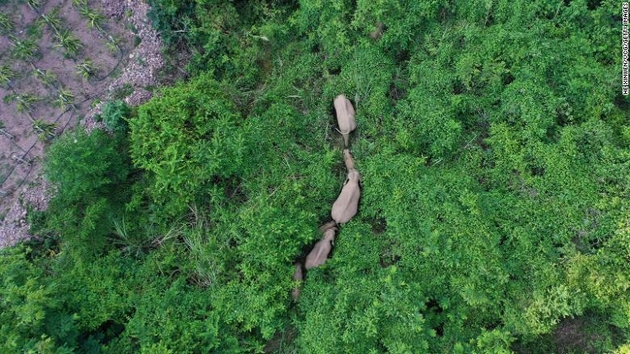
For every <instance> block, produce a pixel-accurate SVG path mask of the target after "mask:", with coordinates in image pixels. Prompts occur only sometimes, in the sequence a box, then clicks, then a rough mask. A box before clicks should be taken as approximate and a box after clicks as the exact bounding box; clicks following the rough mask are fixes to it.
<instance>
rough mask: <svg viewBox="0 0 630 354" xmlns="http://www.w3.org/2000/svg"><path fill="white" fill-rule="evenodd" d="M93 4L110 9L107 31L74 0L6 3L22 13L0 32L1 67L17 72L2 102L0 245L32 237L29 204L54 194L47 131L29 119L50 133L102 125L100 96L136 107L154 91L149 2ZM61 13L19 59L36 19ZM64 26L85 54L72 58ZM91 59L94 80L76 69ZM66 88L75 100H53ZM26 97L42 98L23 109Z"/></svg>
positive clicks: (38, 204) (156, 52)
mask: <svg viewBox="0 0 630 354" xmlns="http://www.w3.org/2000/svg"><path fill="white" fill-rule="evenodd" d="M88 4H89V7H90V9H92V10H93V11H97V12H100V13H101V14H103V15H104V22H103V23H102V25H101V27H102V30H98V29H95V28H90V27H89V25H88V24H87V20H86V19H84V18H82V17H81V15H80V14H79V11H78V9H77V8H74V7H73V6H72V1H69V0H49V1H48V2H47V3H46V4H45V5H43V6H42V7H41V8H39V9H33V8H29V7H28V6H27V5H20V4H18V3H17V2H14V3H12V4H8V5H5V6H4V7H3V8H2V9H1V10H3V12H5V11H6V12H5V13H11V14H18V15H13V16H12V17H11V20H12V22H13V23H14V24H15V28H14V29H13V30H12V31H10V32H6V33H3V34H2V36H0V68H1V67H2V66H3V65H4V66H5V67H9V69H10V72H12V73H13V74H12V77H11V80H10V82H9V83H8V84H7V85H3V86H4V87H2V88H0V97H3V98H5V97H7V96H9V97H12V96H11V95H13V96H17V98H15V97H14V98H13V101H11V100H6V99H5V101H7V102H6V103H4V102H0V123H1V124H2V125H0V129H2V130H0V182H2V184H0V247H7V246H10V245H13V244H15V243H17V242H19V241H20V240H23V239H28V238H30V237H31V235H29V233H28V229H29V226H28V224H27V217H28V216H27V210H29V209H30V208H32V209H33V210H42V209H45V208H46V206H47V205H48V201H49V200H50V197H51V195H52V194H53V193H54V191H53V190H51V188H50V186H49V185H48V184H47V183H46V181H45V180H44V178H43V177H42V176H41V173H42V168H41V159H42V156H43V153H44V149H45V147H46V145H47V144H49V142H47V140H46V134H47V132H48V131H45V132H44V133H42V131H41V130H38V127H37V126H36V124H35V123H33V121H32V120H31V118H33V120H37V119H40V120H41V121H42V122H41V123H45V124H49V125H50V124H55V125H54V126H52V130H51V132H48V135H52V134H60V133H61V132H63V131H64V130H66V129H69V128H72V127H73V126H76V124H77V123H78V122H79V121H80V124H82V125H83V126H84V127H85V128H86V129H87V130H91V129H94V128H97V127H99V126H101V123H97V122H95V121H94V120H93V117H94V115H95V114H98V113H99V112H100V107H101V103H99V102H101V101H104V100H107V99H111V98H115V97H118V98H123V97H124V100H125V101H126V102H127V103H129V104H131V105H138V104H141V103H143V102H145V101H146V100H148V99H149V98H150V97H151V92H150V91H149V90H147V88H151V87H154V86H156V85H157V84H158V72H159V70H160V69H161V68H162V66H163V64H164V62H163V59H162V57H161V52H160V51H161V48H162V43H161V40H160V37H159V35H158V34H157V33H156V32H155V31H154V30H153V29H152V27H151V24H150V21H149V19H148V17H147V12H148V10H149V6H148V4H146V3H145V2H144V1H138V0H100V1H89V2H88ZM55 11H56V13H57V14H58V16H60V18H61V19H62V21H61V22H60V25H58V26H59V27H60V29H57V28H55V26H54V22H53V24H52V25H51V24H50V23H46V22H44V28H43V30H42V33H41V34H40V35H39V36H37V38H39V39H38V40H37V41H36V48H37V53H35V55H33V56H31V57H28V58H26V59H22V60H17V59H16V51H17V49H16V48H18V47H19V45H20V44H21V43H23V42H28V41H29V40H32V41H35V40H33V39H32V38H33V34H32V32H33V27H35V26H36V25H37V23H38V22H37V21H38V20H39V23H42V22H43V21H42V18H43V17H42V14H45V15H46V16H47V17H48V18H50V17H52V16H54V15H55ZM64 30H67V31H69V32H70V33H71V34H73V35H74V37H76V38H77V39H78V40H79V41H80V42H81V43H83V47H82V49H81V51H80V52H79V54H77V55H75V56H73V57H69V56H68V52H67V51H64V50H65V47H62V46H61V45H60V41H59V40H58V38H59V33H60V32H63V31H64ZM36 34H37V33H36ZM29 36H30V37H29ZM114 43H115V45H113V44H114ZM18 54H19V53H18ZM86 61H91V62H92V63H93V64H94V67H95V72H94V75H93V76H90V77H89V78H86V77H81V76H80V75H78V73H77V72H78V69H77V68H78V67H79V66H80V65H81V64H82V63H85V62H86ZM38 73H50V74H51V75H50V77H53V78H54V81H52V82H53V83H52V84H48V83H47V82H46V81H45V80H46V79H45V76H44V75H38ZM0 78H1V77H0ZM0 85H2V82H0ZM62 90H63V91H65V92H70V93H71V96H72V106H70V105H63V104H54V103H55V102H57V101H59V100H60V98H59V97H60V95H61V93H62ZM27 95H31V96H34V97H37V98H38V99H37V101H36V102H34V103H33V104H31V106H29V107H27V108H26V109H25V108H24V102H20V101H19V100H20V98H21V96H25V97H27V98H28V97H30V96H27ZM22 100H23V101H28V100H24V99H22ZM26 103H28V102H26ZM57 103H58V102H57ZM20 104H21V106H20ZM81 118H82V119H81ZM45 124H44V125H43V126H44V128H45V127H46V125H45ZM42 137H43V138H44V139H42Z"/></svg>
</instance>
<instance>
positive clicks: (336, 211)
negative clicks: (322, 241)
mask: <svg viewBox="0 0 630 354" xmlns="http://www.w3.org/2000/svg"><path fill="white" fill-rule="evenodd" d="M343 153H344V155H345V162H346V168H347V169H348V176H347V177H346V182H345V183H344V185H343V188H342V189H341V193H339V197H337V200H335V203H333V206H332V211H331V213H330V215H331V216H332V218H333V220H335V222H337V224H343V223H346V222H348V221H350V219H352V218H353V217H354V216H355V215H356V213H357V210H358V208H359V198H360V197H361V188H360V187H359V181H360V180H361V174H360V173H359V171H357V170H356V169H355V168H354V160H353V159H352V155H350V151H348V149H345V150H344V151H343Z"/></svg>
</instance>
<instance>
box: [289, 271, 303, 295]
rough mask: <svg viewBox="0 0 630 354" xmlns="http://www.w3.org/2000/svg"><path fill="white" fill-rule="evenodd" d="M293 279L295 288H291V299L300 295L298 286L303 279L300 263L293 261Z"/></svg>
mask: <svg viewBox="0 0 630 354" xmlns="http://www.w3.org/2000/svg"><path fill="white" fill-rule="evenodd" d="M293 280H295V281H296V282H297V284H296V285H295V288H293V290H291V297H292V298H293V300H297V299H298V297H299V296H300V286H301V285H302V280H304V273H303V272H302V263H300V262H297V263H295V272H294V273H293Z"/></svg>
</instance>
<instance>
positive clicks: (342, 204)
mask: <svg viewBox="0 0 630 354" xmlns="http://www.w3.org/2000/svg"><path fill="white" fill-rule="evenodd" d="M334 106H335V112H336V114H337V124H338V125H339V133H341V135H342V136H343V141H344V146H345V149H344V150H343V154H344V161H345V164H346V169H347V170H348V172H347V173H348V174H347V177H346V181H345V183H344V185H343V187H342V189H341V192H340V193H339V196H338V197H337V200H335V202H334V203H333V205H332V210H331V212H330V216H331V218H332V220H331V221H330V222H328V223H326V224H324V225H322V226H321V227H320V228H319V230H320V231H321V233H322V238H321V239H320V240H319V241H318V242H317V243H316V244H315V246H313V249H312V250H311V252H310V253H309V254H308V255H307V256H306V260H305V262H304V265H303V266H302V264H301V263H300V262H297V263H296V264H295V272H294V273H293V280H294V281H296V284H297V285H296V287H295V288H294V289H293V291H292V292H291V296H292V297H293V299H294V300H297V298H298V296H299V295H300V283H301V282H302V280H303V279H304V269H306V270H309V269H312V268H315V267H319V266H320V265H322V264H324V263H326V260H327V259H328V255H329V254H330V251H331V250H332V247H333V245H334V243H335V236H336V234H337V231H338V230H339V225H340V224H344V223H347V222H348V221H350V219H352V218H353V217H354V216H355V215H356V213H357V210H358V207H359V198H360V197H361V187H360V186H359V182H360V181H361V174H360V173H359V171H358V170H357V169H356V168H355V167H354V160H353V158H352V155H351V154H350V150H348V141H349V135H350V133H351V132H352V131H353V130H354V129H356V127H357V123H356V120H355V112H354V107H352V103H351V102H350V100H348V99H347V98H346V96H344V95H339V96H337V97H336V98H335V100H334ZM303 268H304V269H303Z"/></svg>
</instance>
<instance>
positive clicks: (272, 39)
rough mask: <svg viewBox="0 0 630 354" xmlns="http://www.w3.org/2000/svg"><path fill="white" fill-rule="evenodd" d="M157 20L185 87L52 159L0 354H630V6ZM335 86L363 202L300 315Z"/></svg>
mask: <svg viewBox="0 0 630 354" xmlns="http://www.w3.org/2000/svg"><path fill="white" fill-rule="evenodd" d="M151 4H152V5H153V10H152V18H153V21H154V24H155V26H156V28H157V29H158V30H160V31H161V33H162V35H163V38H164V40H165V43H166V44H167V53H171V55H172V56H173V58H174V57H175V55H176V53H178V52H182V51H185V52H187V53H189V54H190V56H191V60H190V61H189V63H188V66H187V72H188V73H189V75H190V78H189V79H188V80H186V81H185V82H180V83H177V84H175V85H174V86H173V87H167V88H163V89H162V90H160V92H159V93H158V94H157V95H156V97H155V98H153V99H152V100H151V101H149V102H148V103H146V104H144V105H142V106H140V107H138V108H137V109H136V108H134V109H129V108H128V107H124V105H121V103H120V102H113V103H111V104H110V106H109V108H108V109H106V110H105V111H104V117H103V120H104V122H105V123H106V124H107V125H108V126H109V127H110V128H111V130H112V133H106V132H101V131H95V132H93V133H92V134H90V135H86V134H85V133H81V132H74V133H70V134H67V135H66V136H64V137H61V138H59V139H58V140H57V141H56V142H55V143H54V144H53V145H52V146H51V147H50V149H49V150H48V155H47V158H46V173H47V176H48V178H49V179H50V180H51V181H52V182H53V183H55V184H56V185H57V187H58V194H57V196H56V197H55V198H54V200H53V201H52V202H51V205H50V208H49V209H48V211H46V212H44V213H36V214H32V216H31V222H32V223H33V232H35V233H36V234H37V235H39V236H40V238H39V239H38V241H30V242H25V243H23V244H22V245H18V246H16V247H14V248H10V249H5V250H2V256H1V257H0V281H1V282H2V286H0V348H2V350H1V351H2V352H22V351H31V352H45V353H70V352H89V353H98V352H109V353H132V352H134V353H135V352H143V353H184V352H196V353H206V352H216V353H241V352H243V353H254V352H263V351H266V352H278V353H291V352H293V351H295V352H297V353H322V354H323V353H471V352H474V353H509V352H517V353H583V352H592V353H604V352H613V351H616V352H618V353H627V352H628V351H629V350H630V344H628V343H630V271H629V263H628V262H630V218H629V216H630V214H628V210H630V124H629V122H630V121H629V118H630V117H629V116H628V109H629V108H630V101H629V100H628V98H627V97H623V96H622V95H621V88H620V82H621V81H620V74H619V71H620V70H619V68H620V58H621V56H620V55H619V48H618V47H619V45H618V44H619V38H620V37H621V34H620V32H621V26H620V5H619V3H618V2H616V1H607V0H603V1H590V0H589V1H541V0H534V1H523V0H514V1H505V0H499V1H485V2H483V3H479V2H473V1H457V2H453V1H450V2H449V1H423V2H420V1H404V0H400V1H347V0H345V1H344V0H331V1H323V0H301V1H297V2H295V1H262V0H258V1H229V2H228V1H213V0H197V1H173V0H152V1H151ZM379 28H381V29H382V33H378V30H379ZM375 31H376V32H375ZM341 93H344V94H346V96H348V97H349V98H350V99H351V100H352V101H353V103H354V105H355V108H356V110H357V121H358V129H357V132H355V133H354V135H353V138H352V144H353V146H352V149H353V155H354V157H355V160H356V164H357V168H358V169H359V170H360V171H361V174H362V178H363V190H362V200H361V205H360V210H359V214H358V215H357V216H356V217H355V218H354V219H353V220H352V221H351V222H349V223H348V224H346V225H345V226H343V228H342V230H341V232H340V234H339V236H338V239H337V241H336V243H335V249H334V253H333V256H332V258H331V259H329V260H328V262H327V263H326V265H325V266H323V267H320V268H317V269H314V270H311V271H310V272H309V273H308V274H307V279H306V281H305V283H304V287H303V289H302V295H301V297H300V299H299V301H298V302H297V303H294V302H292V300H291V297H290V291H291V289H292V288H293V287H294V285H295V284H294V282H293V281H292V279H291V274H292V272H293V262H294V261H296V260H298V259H303V257H304V256H305V253H306V252H308V249H309V247H311V246H312V245H313V244H314V242H315V241H316V240H317V239H318V238H319V234H318V231H317V227H318V226H319V225H320V224H321V223H323V222H325V221H327V220H328V218H329V215H330V205H331V203H332V202H333V201H334V200H335V198H336V195H337V193H338V192H339V188H340V186H341V184H342V182H343V180H344V177H345V172H344V166H343V162H342V161H343V159H342V156H341V149H340V148H339V147H340V144H341V140H340V139H341V138H340V136H339V135H338V134H336V133H335V131H334V117H333V115H332V102H333V98H334V97H335V96H337V95H338V94H341Z"/></svg>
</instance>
